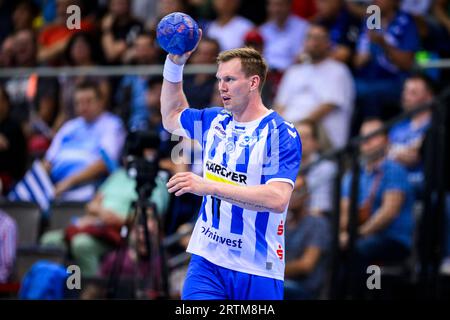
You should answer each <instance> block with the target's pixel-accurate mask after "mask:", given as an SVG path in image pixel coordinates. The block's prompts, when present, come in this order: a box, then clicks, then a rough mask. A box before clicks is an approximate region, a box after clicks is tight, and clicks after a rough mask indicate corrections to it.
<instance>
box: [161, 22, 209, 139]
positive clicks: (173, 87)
mask: <svg viewBox="0 0 450 320" xmlns="http://www.w3.org/2000/svg"><path fill="white" fill-rule="evenodd" d="M201 38H202V31H201V30H200V37H199V40H198V42H197V45H196V46H195V48H194V49H193V50H191V51H188V52H186V53H184V54H183V55H174V54H168V55H167V58H166V62H165V64H164V72H163V76H164V81H163V85H162V90H161V116H162V123H163V126H164V128H165V129H166V130H167V131H169V132H174V131H175V130H177V129H180V125H179V123H178V118H179V117H180V113H181V112H182V111H183V110H184V109H186V108H187V107H188V101H187V99H186V96H185V95H184V92H183V67H184V64H185V63H186V61H187V60H188V59H189V57H190V56H191V54H192V52H194V50H195V49H196V48H197V46H198V43H199V42H200V40H201Z"/></svg>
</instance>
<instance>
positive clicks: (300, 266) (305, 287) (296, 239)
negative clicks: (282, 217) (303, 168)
mask: <svg viewBox="0 0 450 320" xmlns="http://www.w3.org/2000/svg"><path fill="white" fill-rule="evenodd" d="M308 194H309V191H308V190H307V187H306V184H305V180H304V178H303V177H300V176H299V177H298V178H297V180H296V182H295V189H294V192H293V193H292V198H291V202H290V204H289V214H288V216H287V217H288V220H287V222H286V271H285V280H284V297H285V299H308V300H309V299H317V298H318V297H319V294H320V290H321V288H322V286H323V284H324V280H325V277H326V268H327V260H328V259H327V256H328V254H329V250H330V241H331V229H330V225H329V222H328V219H327V218H326V217H324V216H322V215H321V214H317V213H316V214H312V213H311V212H310V211H309V210H308V206H307V201H306V200H307V198H308ZM282 230H283V226H282V225H281V227H279V229H278V231H279V233H278V234H280V232H282Z"/></svg>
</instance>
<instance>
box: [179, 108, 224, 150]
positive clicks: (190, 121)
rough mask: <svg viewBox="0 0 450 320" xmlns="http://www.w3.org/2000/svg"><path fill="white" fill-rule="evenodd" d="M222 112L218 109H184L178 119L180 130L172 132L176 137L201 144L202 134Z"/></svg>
mask: <svg viewBox="0 0 450 320" xmlns="http://www.w3.org/2000/svg"><path fill="white" fill-rule="evenodd" d="M222 110H223V108H220V107H213V108H205V109H200V110H198V109H192V108H187V109H184V110H183V111H182V112H181V114H180V118H179V125H180V128H181V129H182V130H180V132H178V131H176V132H173V133H174V134H176V135H179V136H182V137H186V138H189V139H194V140H197V141H198V142H200V144H201V143H202V137H203V135H204V133H205V132H206V131H207V130H208V129H209V127H210V126H211V122H212V121H213V119H214V118H215V117H216V116H217V115H218V114H219V113H220V112H221V111H222Z"/></svg>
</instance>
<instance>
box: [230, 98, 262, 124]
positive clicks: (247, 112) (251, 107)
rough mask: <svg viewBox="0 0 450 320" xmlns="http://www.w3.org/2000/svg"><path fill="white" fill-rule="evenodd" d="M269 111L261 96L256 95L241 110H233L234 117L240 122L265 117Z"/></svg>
mask: <svg viewBox="0 0 450 320" xmlns="http://www.w3.org/2000/svg"><path fill="white" fill-rule="evenodd" d="M268 111H269V110H268V109H267V108H266V106H264V104H263V103H262V100H261V97H258V98H256V97H255V99H251V100H250V101H249V103H248V105H247V107H246V108H244V109H243V110H242V111H241V112H233V118H234V120H236V121H238V122H250V121H253V120H256V119H259V118H261V117H263V116H264V115H265V114H267V112H268Z"/></svg>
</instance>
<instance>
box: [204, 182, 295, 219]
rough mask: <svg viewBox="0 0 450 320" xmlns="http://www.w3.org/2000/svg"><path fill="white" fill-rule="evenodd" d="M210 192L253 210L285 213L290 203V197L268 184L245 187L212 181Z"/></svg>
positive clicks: (214, 195)
mask: <svg viewBox="0 0 450 320" xmlns="http://www.w3.org/2000/svg"><path fill="white" fill-rule="evenodd" d="M209 194H210V195H211V196H213V197H216V198H219V199H222V200H224V201H226V202H229V203H232V204H234V205H237V206H239V207H241V208H244V209H248V210H253V211H270V212H275V213H283V212H284V210H285V209H286V206H287V204H288V203H289V199H285V198H286V197H285V196H284V195H283V194H282V193H281V192H279V190H277V189H276V188H274V187H273V186H270V185H268V184H266V185H259V186H249V187H243V186H233V185H229V184H224V183H219V182H212V183H211V184H210V193H209Z"/></svg>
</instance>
